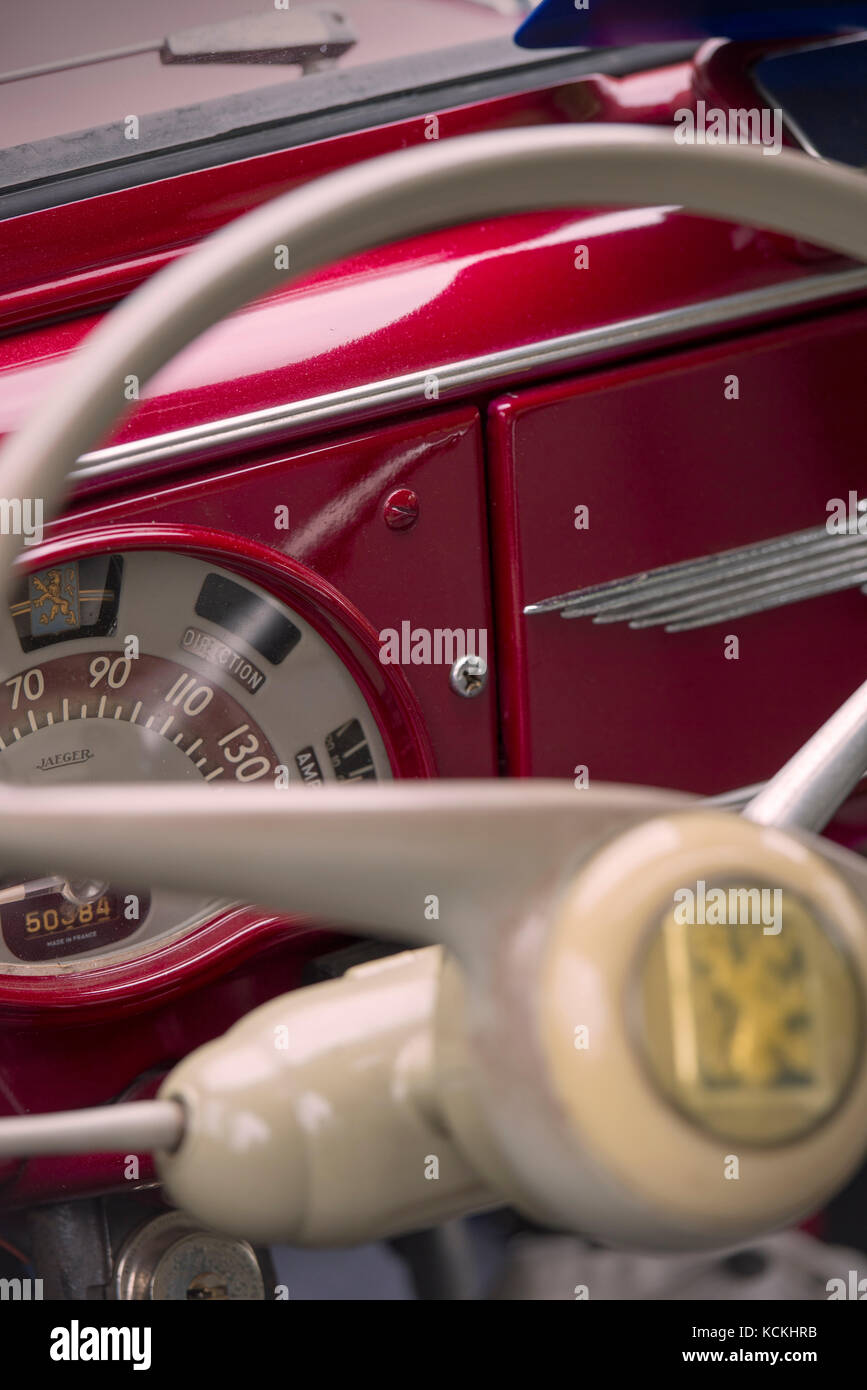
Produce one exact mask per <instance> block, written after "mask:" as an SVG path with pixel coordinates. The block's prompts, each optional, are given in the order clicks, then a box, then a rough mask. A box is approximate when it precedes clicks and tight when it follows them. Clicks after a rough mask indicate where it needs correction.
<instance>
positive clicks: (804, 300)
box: [71, 267, 867, 481]
mask: <svg viewBox="0 0 867 1390" xmlns="http://www.w3.org/2000/svg"><path fill="white" fill-rule="evenodd" d="M859 291H867V270H865V269H862V268H860V267H859V268H857V269H855V270H845V271H838V272H836V273H835V274H830V275H812V276H808V277H805V278H804V279H802V280H795V281H786V282H785V283H784V284H782V285H770V286H765V287H764V288H763V289H760V290H748V291H745V292H743V293H740V294H733V295H727V296H723V297H721V298H718V299H709V300H705V301H704V302H703V303H699V304H686V305H682V306H680V307H678V308H677V309H666V310H664V311H662V312H661V313H657V314H645V315H643V316H640V317H638V318H633V319H622V320H621V321H620V322H618V323H613V324H607V325H605V326H604V327H602V328H588V329H582V330H580V331H579V332H576V333H567V334H565V335H563V336H562V337H559V338H547V339H543V340H541V341H539V342H535V343H528V344H526V345H525V346H523V347H517V348H507V349H505V350H504V351H501V352H492V353H488V354H485V355H483V356H480V357H467V358H465V359H463V361H460V362H449V363H446V364H444V365H440V366H431V367H429V368H427V369H426V370H425V371H417V372H408V373H407V374H406V375H404V376H396V377H386V378H384V379H382V380H380V381H372V382H368V383H367V384H366V385H363V386H351V387H349V388H348V389H346V390H344V391H330V392H328V393H326V394H325V395H321V396H309V397H307V398H306V399H304V400H300V401H291V402H288V403H287V404H285V405H276V406H271V407H269V408H268V409H266V410H254V411H251V412H250V413H248V414H246V415H233V416H229V417H227V418H225V419H221V420H209V421H208V422H207V423H205V424H202V425H192V426H190V427H189V428H187V429H181V430H171V431H168V432H167V433H165V434H156V435H150V436H148V437H147V438H145V439H136V440H133V441H132V442H131V443H129V444H116V445H111V446H109V447H108V448H105V449H96V450H94V451H93V452H92V453H87V454H82V456H81V457H80V458H79V459H78V461H77V463H76V466H75V468H74V469H73V471H72V475H71V476H72V478H73V479H74V480H79V481H83V480H85V479H90V478H101V477H104V476H106V475H111V474H113V473H116V472H118V471H121V470H123V469H125V468H132V467H134V466H135V465H142V466H144V465H150V464H157V463H162V462H164V461H166V460H167V459H173V458H178V457H183V456H184V455H189V454H193V453H201V452H203V451H207V450H210V449H214V448H216V447H225V446H230V445H233V444H245V443H250V442H259V441H264V440H267V439H269V438H271V437H274V438H277V437H280V438H285V437H288V436H291V435H295V434H298V433H301V432H302V431H304V430H307V429H310V428H313V427H317V426H318V427H323V426H328V425H331V424H335V423H337V422H339V421H341V420H345V419H347V418H349V417H352V418H353V419H362V418H364V419H366V418H369V417H371V416H375V415H381V414H384V413H385V412H387V411H389V410H394V409H396V408H398V407H400V406H404V405H408V404H410V403H413V404H416V405H418V404H422V403H424V402H425V400H426V399H427V398H426V395H425V390H426V388H428V389H429V388H430V383H431V379H432V378H435V379H436V385H437V399H439V400H442V399H449V398H450V397H453V396H455V395H457V394H459V393H461V392H464V391H466V390H467V389H468V388H471V387H475V386H480V385H483V384H484V383H486V382H490V381H493V380H496V378H497V377H500V376H503V377H505V376H508V377H510V378H514V377H515V376H522V375H528V374H530V373H535V372H538V371H540V370H541V369H543V368H546V367H556V366H559V365H561V364H564V363H568V362H570V361H573V360H580V359H581V358H584V357H589V356H591V355H595V354H597V353H607V352H612V351H615V350H617V349H621V348H634V347H638V346H640V345H644V344H646V343H653V342H656V341H657V340H659V339H660V338H666V337H668V336H670V335H672V334H679V333H684V332H689V331H693V330H696V329H702V328H711V327H717V326H719V325H720V324H723V323H727V322H729V323H733V324H735V323H740V322H742V321H743V320H745V319H749V318H753V317H755V316H757V315H760V314H764V313H769V312H773V311H774V310H778V309H794V308H801V307H803V306H804V305H808V304H816V303H821V302H822V301H823V300H826V299H832V298H835V297H837V296H839V295H848V294H856V293H858V292H859Z"/></svg>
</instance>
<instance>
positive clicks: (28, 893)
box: [0, 874, 106, 907]
mask: <svg viewBox="0 0 867 1390" xmlns="http://www.w3.org/2000/svg"><path fill="white" fill-rule="evenodd" d="M105 888H106V885H105V884H104V883H101V882H99V881H98V880H96V879H66V878H64V877H62V876H60V875H58V874H52V875H51V876H50V877H48V878H28V879H25V880H24V882H23V883H13V884H12V885H11V887H9V888H3V889H0V907H3V906H4V904H5V903H17V902H21V901H22V899H24V898H35V897H39V896H40V895H41V894H43V893H54V892H58V891H59V892H61V893H62V894H63V896H64V897H65V898H66V899H67V900H68V901H69V902H77V903H86V902H92V901H93V900H94V899H95V898H98V897H99V896H100V894H101V893H103V892H104V891H105Z"/></svg>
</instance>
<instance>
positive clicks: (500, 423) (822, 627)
mask: <svg viewBox="0 0 867 1390" xmlns="http://www.w3.org/2000/svg"><path fill="white" fill-rule="evenodd" d="M865 342H867V315H865V313H864V312H863V311H859V312H852V313H848V314H844V315H840V316H839V317H837V318H831V319H827V320H825V321H823V322H821V323H818V324H814V325H809V326H803V327H801V328H798V329H789V330H787V331H786V332H785V333H780V332H769V333H762V334H758V335H755V336H753V337H751V338H747V339H744V340H742V341H740V342H738V343H737V344H733V345H730V346H718V347H713V348H705V349H703V350H701V351H697V352H693V353H690V354H689V355H685V354H677V355H672V356H670V357H667V358H665V357H663V358H661V359H659V360H657V361H655V362H650V363H645V364H642V365H639V366H631V367H624V368H618V369H617V370H614V371H611V372H605V373H603V374H600V375H597V376H594V377H588V378H585V379H583V380H581V379H579V380H573V381H569V382H562V383H559V384H557V385H555V386H550V387H540V388H539V389H536V390H529V391H524V392H516V393H514V394H513V395H510V396H508V397H504V398H503V399H501V400H500V401H498V402H496V403H494V405H493V406H492V410H491V418H490V430H491V455H492V458H491V480H492V497H493V501H492V507H493V510H492V516H493V518H494V524H493V538H494V546H495V553H496V575H497V588H498V596H499V597H498V613H499V616H500V626H499V628H498V644H499V645H498V660H499V668H500V678H501V698H502V702H503V717H504V734H505V741H506V748H507V753H508V758H509V766H510V769H511V770H512V771H513V772H515V773H518V774H521V775H532V776H549V777H570V776H572V772H573V768H574V767H576V766H577V765H584V766H587V767H588V769H589V773H590V777H591V779H594V778H595V779H604V780H606V781H616V782H635V783H640V784H644V785H656V786H665V787H674V788H679V789H682V790H684V791H695V792H702V793H705V794H712V793H717V792H722V791H728V790H732V789H734V788H737V787H740V786H745V785H748V784H750V783H753V782H756V781H759V780H761V779H763V778H765V777H767V776H769V775H770V774H771V773H772V772H774V771H775V770H776V769H777V768H778V767H779V766H780V765H781V764H782V763H783V762H784V761H785V760H786V759H787V758H788V757H790V756H791V754H792V753H793V752H794V751H795V750H796V749H797V747H798V746H799V745H800V744H801V743H802V742H803V740H804V739H805V738H806V737H807V736H808V735H809V734H810V733H811V732H812V731H813V730H814V729H815V728H817V727H818V726H819V725H820V724H821V723H823V722H824V720H825V719H826V718H828V716H829V715H830V714H831V713H832V712H833V711H834V709H836V707H837V706H838V705H839V704H840V703H842V701H843V700H844V699H845V698H846V697H847V696H848V695H850V694H851V693H852V691H853V690H854V689H855V688H856V686H857V685H858V684H859V683H860V682H861V680H862V679H863V674H864V659H863V634H864V624H865V619H867V599H865V598H864V597H863V596H862V595H861V594H860V593H858V592H857V590H855V591H851V590H850V591H849V592H845V593H839V594H835V595H828V596H826V597H820V598H814V599H812V600H810V601H809V602H804V603H797V604H794V605H786V606H782V607H779V608H776V609H774V610H772V611H769V612H765V613H756V614H753V615H751V616H748V617H742V618H736V619H732V620H731V621H729V622H723V623H720V624H717V625H715V626H711V627H705V628H701V629H699V630H697V631H689V632H672V633H668V632H666V631H664V630H663V628H661V627H655V628H649V629H644V630H632V629H630V628H629V627H628V626H627V625H626V623H625V622H615V623H610V624H606V625H597V624H595V623H594V622H593V620H592V619H591V618H587V617H582V618H572V619H568V620H564V619H563V618H561V617H560V616H559V614H558V613H545V614H536V615H529V616H526V617H525V616H524V615H523V609H524V606H525V605H527V604H530V603H534V602H536V601H538V600H541V599H545V598H548V597H549V596H553V595H557V594H564V593H568V592H571V591H573V590H576V589H579V588H584V587H586V586H588V585H594V584H599V583H603V582H606V581H610V580H614V579H620V578H625V577H627V576H630V575H633V574H636V573H638V572H640V571H643V570H652V569H656V568H658V567H660V566H662V565H669V564H673V563H675V562H678V561H685V560H691V559H694V558H698V557H700V556H704V555H708V554H711V553H713V552H716V551H722V550H727V549H730V548H734V547H738V546H746V545H749V544H752V543H755V542H758V541H763V540H766V539H768V538H770V537H774V536H781V535H785V534H788V533H790V532H794V531H799V530H802V529H807V528H810V527H814V526H822V525H823V524H824V523H825V521H826V519H827V516H828V513H827V503H828V502H829V500H830V499H831V498H833V497H839V498H842V499H846V498H847V497H848V494H849V491H850V489H853V490H855V491H860V492H863V486H864V476H865V468H864V451H863V440H862V430H863V382H862V376H863V372H862V364H863V360H864V351H865ZM731 374H734V375H736V376H737V378H738V390H739V397H738V399H727V398H726V381H727V379H728V378H729V377H730V375H731ZM792 381H799V382H801V383H803V384H804V385H803V389H802V391H801V394H800V395H799V396H797V397H793V394H792V391H791V383H792ZM580 505H583V506H586V507H587V508H589V524H588V526H587V528H586V529H576V516H575V508H576V507H577V506H580ZM730 635H733V636H737V637H738V639H739V657H738V659H736V660H734V659H728V658H727V657H726V655H725V647H726V639H727V638H728V637H729V636H730ZM653 730H656V731H657V736H654V735H653V733H652V731H653ZM648 731H651V733H650V734H649V733H648Z"/></svg>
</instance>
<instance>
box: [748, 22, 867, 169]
mask: <svg viewBox="0 0 867 1390" xmlns="http://www.w3.org/2000/svg"><path fill="white" fill-rule="evenodd" d="M753 79H754V81H755V82H756V83H757V84H758V87H759V91H760V92H762V94H763V95H764V97H765V98H766V100H767V103H768V105H769V106H771V107H780V108H781V109H782V112H783V115H784V117H785V120H786V125H787V126H788V127H789V129H790V130H791V131H792V132H793V133H794V134H795V135H796V136H797V137H798V139H799V140H800V142H801V144H802V145H803V146H804V148H805V149H807V150H809V151H810V153H811V154H817V155H819V156H820V157H821V158H822V159H836V160H837V161H838V162H839V163H841V164H851V165H852V166H853V167H854V168H856V169H864V168H867V39H844V40H842V41H840V40H837V41H836V42H833V43H825V44H822V45H821V46H819V47H815V48H813V47H811V48H798V49H795V50H794V51H792V50H788V51H787V52H784V53H774V54H771V55H770V56H769V57H767V58H763V59H762V60H761V61H760V62H759V63H757V64H756V65H755V67H754V68H753Z"/></svg>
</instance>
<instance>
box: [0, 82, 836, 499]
mask: <svg viewBox="0 0 867 1390" xmlns="http://www.w3.org/2000/svg"><path fill="white" fill-rule="evenodd" d="M693 78H696V80H697V76H696V74H695V73H693V72H692V69H691V67H690V65H686V64H680V65H677V66H675V67H671V68H666V69H662V70H660V71H658V72H656V73H651V74H648V73H643V74H636V75H635V76H633V77H625V78H621V79H612V78H601V77H595V78H589V79H585V80H583V81H581V82H577V83H574V84H571V85H569V86H563V87H557V88H554V89H552V90H550V91H542V92H534V93H530V94H527V95H525V96H523V97H509V98H502V99H499V100H498V101H492V102H486V103H479V104H476V105H473V106H470V107H464V108H459V109H457V110H454V111H448V110H445V111H443V112H442V113H441V114H440V117H439V119H440V138H443V139H447V138H450V137H452V136H455V135H461V134H465V133H467V132H470V131H477V130H484V129H493V128H497V127H502V126H505V125H515V124H519V125H523V124H540V123H551V122H558V123H560V122H563V121H569V120H573V121H589V120H600V119H604V120H607V121H612V120H613V121H618V120H619V121H626V120H639V121H653V122H655V123H667V122H670V121H671V120H672V118H673V114H674V112H675V111H676V110H677V109H678V108H679V107H680V106H682V105H685V104H689V103H690V102H691V101H693V100H694V95H691V93H690V83H691V80H692V79H693ZM424 131H425V123H424V121H423V120H421V119H415V120H413V121H410V122H403V123H395V124H394V125H389V126H384V127H380V128H377V129H374V130H371V131H366V132H364V133H362V134H359V135H347V136H341V137H338V138H336V139H334V140H329V141H321V142H319V143H317V144H315V145H309V146H304V147H302V148H300V149H297V150H292V151H287V152H285V153H282V154H277V155H268V156H260V157H258V158H257V159H253V160H249V161H246V162H244V163H243V164H235V165H229V166H226V167H222V168H219V169H214V170H209V171H205V172H203V173H201V174H190V175H186V176H185V177H184V178H181V179H167V180H163V181H162V182H160V183H158V184H149V185H146V186H145V187H143V188H141V189H133V190H130V191H128V192H124V193H117V194H112V195H109V196H107V197H104V198H94V199H90V200H87V201H86V202H84V203H78V204H73V205H71V206H69V207H61V208H57V209H52V210H49V211H46V212H41V213H34V214H31V215H29V216H27V217H20V218H16V219H13V220H12V221H10V222H7V223H5V224H0V265H2V266H3V267H4V269H3V275H2V286H3V287H5V288H6V290H7V297H4V296H3V295H2V294H0V321H2V315H3V314H4V313H6V314H8V315H12V319H9V320H7V321H9V322H11V321H12V320H13V319H15V316H16V315H17V316H21V315H24V316H25V317H27V316H29V318H30V321H31V322H32V321H33V319H34V316H35V317H38V315H39V313H40V312H42V309H41V308H40V305H42V303H43V301H44V303H45V304H46V305H48V306H49V309H50V312H51V314H52V315H53V316H56V315H57V314H59V313H62V312H65V313H66V314H67V315H68V314H70V313H71V312H72V311H73V310H77V311H78V312H79V314H80V313H81V311H82V310H85V309H86V308H87V306H92V305H93V304H94V302H98V303H100V304H103V303H105V302H106V300H109V301H110V300H111V299H112V298H114V297H117V296H118V295H120V294H122V293H124V292H126V291H127V290H129V289H130V288H132V287H133V285H134V284H135V283H138V282H139V281H140V280H141V279H142V278H144V277H145V276H146V275H147V274H150V273H151V272H152V271H153V270H155V269H158V268H159V266H160V265H162V264H165V262H166V260H167V259H169V258H171V257H172V256H174V255H177V254H179V253H180V251H181V250H182V248H183V247H185V246H189V245H191V244H194V243H195V242H196V241H197V240H198V239H199V238H200V237H202V236H203V235H205V234H206V233H208V232H210V231H212V230H214V229H215V227H217V226H219V225H222V223H224V222H225V221H226V220H228V219H229V218H231V217H232V216H236V215H238V214H239V213H241V212H243V211H246V210H247V209H248V208H250V207H252V206H255V205H256V204H257V203H258V202H260V201H262V200H264V199H265V198H266V197H270V196H273V195H275V194H276V193H278V192H280V191H283V190H284V189H286V188H288V187H291V186H293V185H295V184H298V183H301V182H304V181H306V180H308V179H310V178H312V177H315V176H317V175H318V174H321V173H325V172H328V171H329V170H331V169H334V168H338V167H341V166H343V165H344V164H347V163H351V162H353V161H355V160H359V159H362V158H369V157H372V156H374V155H376V154H379V153H382V152H384V151H386V150H390V149H394V148H401V147H405V146H407V145H413V144H418V145H419V157H420V158H421V157H423V154H424V146H425V139H424ZM576 245H586V246H588V248H589V250H590V254H591V264H592V273H589V274H588V273H582V272H578V271H576V269H575V247H576ZM832 264H833V263H832ZM841 264H842V263H841ZM814 271H815V267H813V266H812V265H809V264H807V265H804V266H802V265H800V264H798V263H797V262H796V258H795V256H794V254H793V244H792V243H785V242H784V239H782V238H779V237H777V236H775V235H773V234H770V233H767V232H762V231H755V230H753V229H745V228H742V227H733V226H729V225H727V224H724V223H716V222H708V221H706V220H704V219H699V218H693V217H687V216H685V215H683V214H682V213H679V212H677V211H676V210H672V209H666V208H652V209H634V210H633V209H622V210H614V211H611V210H609V211H605V210H602V211H600V212H594V211H582V212H577V213H573V214H569V213H566V214H564V213H563V212H557V213H545V212H540V213H538V214H534V215H531V216H521V217H511V218H495V219H491V220H489V221H487V222H484V223H481V224H473V225H471V226H468V227H463V228H456V229H452V230H447V231H443V232H438V233H436V234H432V235H428V236H423V237H416V238H413V239H412V240H410V241H407V242H404V243H401V244H400V245H398V246H396V247H385V248H380V249H378V250H376V251H373V252H369V253H366V254H364V255H361V256H357V257H354V258H353V259H352V260H350V261H346V262H344V263H342V264H341V265H339V266H337V267H331V268H327V269H325V270H323V271H322V272H319V273H317V274H316V275H313V276H309V277H307V278H306V279H305V280H304V281H303V282H300V283H298V284H294V285H291V286H290V287H289V288H288V289H287V290H285V291H282V292H280V293H277V294H274V295H271V296H269V297H267V298H266V299H264V300H262V301H260V302H258V303H256V304H255V305H253V306H251V307H250V308H248V309H247V310H245V311H243V312H242V313H240V314H237V315H235V316H233V317H232V318H231V319H230V320H228V321H227V322H226V323H225V324H223V325H221V326H219V327H217V328H215V329H213V330H211V331H210V332H209V333H208V334H206V335H205V336H204V337H203V338H202V339H201V340H200V342H198V343H196V344H194V345H192V346H191V347H190V348H188V349H187V350H186V351H185V352H184V353H183V354H182V355H181V356H180V357H179V358H178V360H177V361H176V362H175V363H174V364H172V365H171V366H169V367H168V368H167V369H165V370H164V371H163V372H161V373H160V374H159V376H158V377H157V378H156V379H155V380H154V381H153V382H152V383H151V384H150V385H149V386H148V387H147V388H146V393H145V397H144V399H143V400H142V401H141V402H140V403H139V405H138V407H137V409H136V411H135V413H134V414H133V415H132V416H131V417H130V418H129V419H128V420H127V421H126V422H125V423H124V424H123V425H122V426H121V427H120V428H119V429H118V430H117V431H116V433H115V435H114V436H113V440H114V442H121V443H122V442H128V441H130V440H133V439H139V438H142V437H148V436H150V435H154V434H159V433H163V432H165V431H169V430H176V429H182V428H185V427H188V426H191V425H196V424H201V423H202V422H204V421H209V420H215V419H220V418H225V417H226V416H230V415H236V414H242V413H246V412H250V411H254V410H260V409H266V408H268V407H273V406H275V405H281V404H285V403H287V402H292V401H297V400H302V399H306V398H309V397H311V396H317V395H320V394H325V393H329V392H332V391H334V390H337V389H341V390H345V389H347V388H349V387H352V386H354V385H359V384H364V383H367V382H370V381H375V380H380V379H382V378H386V377H390V376H398V375H401V374H403V373H406V372H410V371H413V370H421V371H427V370H429V369H431V368H433V367H436V366H437V365H439V364H442V363H447V362H452V361H460V360H463V359H465V358H467V357H471V356H475V355H481V354H486V353H491V352H496V351H500V350H503V349H506V348H510V347H514V346H516V345H523V344H527V343H532V342H536V341H539V340H542V339H547V338H553V337H558V336H561V335H564V334H568V333H573V332H575V331H576V330H580V329H585V328H593V327H598V326H600V325H604V324H607V323H611V322H615V321H618V320H621V319H629V318H634V317H636V316H640V315H645V314H652V313H656V312H660V311H663V310H665V309H668V308H671V307H674V306H676V305H680V304H685V303H694V302H700V301H703V300H705V299H708V298H715V297H718V296H722V295H726V294H734V293H737V292H738V291H745V290H750V289H754V288H758V287H760V286H763V285H767V284H773V283H776V282H778V281H780V280H781V279H792V278H798V277H800V276H802V275H806V274H809V273H811V272H814ZM70 277H71V278H70ZM504 291H507V292H504ZM22 296H23V298H22ZM46 311H47V310H46ZM96 322H98V316H94V315H92V314H86V313H85V315H84V316H83V317H81V316H80V317H77V318H67V319H66V320H65V321H64V322H60V323H52V324H51V325H50V326H45V327H42V328H30V329H29V330H27V331H22V332H21V333H19V334H18V335H17V336H11V337H7V338H6V339H5V340H4V341H2V342H0V433H2V432H4V431H6V430H9V429H12V428H14V427H15V425H16V424H17V423H18V422H19V421H20V420H21V419H22V418H23V416H24V415H25V414H26V413H27V411H28V410H30V409H32V408H34V406H35V405H36V403H37V402H38V401H39V399H40V398H43V397H44V393H45V392H46V391H48V390H50V389H51V381H52V378H53V376H54V373H56V372H57V371H59V370H61V369H62V359H63V357H64V356H65V355H66V354H67V353H69V352H70V351H72V350H73V349H74V348H75V347H76V346H77V345H78V344H79V343H80V342H81V340H82V339H83V338H84V337H85V336H86V335H87V333H88V332H89V331H90V329H91V328H92V327H93V326H94V324H95V323H96ZM502 384H504V385H505V384H508V378H506V379H504V381H503V383H502ZM421 403H422V402H420V404H421ZM103 442H104V443H105V442H107V441H103ZM94 443H95V444H96V443H97V441H94ZM165 467H166V469H167V470H170V469H171V467H172V464H171V463H169V464H167V465H165ZM87 486H88V487H93V486H105V484H97V483H88V484H87Z"/></svg>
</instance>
